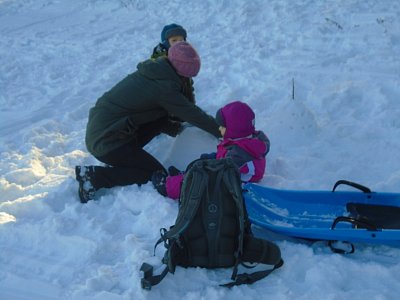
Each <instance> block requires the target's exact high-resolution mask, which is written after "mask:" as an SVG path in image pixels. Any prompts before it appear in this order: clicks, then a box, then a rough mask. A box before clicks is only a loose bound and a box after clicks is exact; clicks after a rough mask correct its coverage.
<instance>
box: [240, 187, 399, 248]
mask: <svg viewBox="0 0 400 300" xmlns="http://www.w3.org/2000/svg"><path fill="white" fill-rule="evenodd" d="M340 184H347V185H350V186H352V187H355V188H358V189H360V190H361V191H336V187H337V186H339V185H340ZM243 196H244V199H245V203H246V208H247V212H248V214H249V218H250V221H251V222H252V223H253V224H255V225H258V226H260V227H262V228H265V229H268V230H270V231H272V232H276V233H279V234H282V235H285V236H290V237H296V238H303V239H312V240H328V241H346V242H349V243H352V242H362V243H380V244H389V245H400V194H398V193H376V192H371V191H370V190H369V189H368V188H367V187H364V186H362V185H360V184H357V183H353V182H349V181H346V180H339V181H338V182H337V183H336V184H335V186H334V188H333V190H332V191H296V190H278V189H273V188H268V187H264V186H260V185H256V184H251V183H249V184H246V185H245V187H244V193H243Z"/></svg>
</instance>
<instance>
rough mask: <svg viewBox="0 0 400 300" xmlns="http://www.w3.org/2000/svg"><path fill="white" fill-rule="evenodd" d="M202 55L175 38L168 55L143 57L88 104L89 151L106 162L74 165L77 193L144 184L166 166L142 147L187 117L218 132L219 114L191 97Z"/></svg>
mask: <svg viewBox="0 0 400 300" xmlns="http://www.w3.org/2000/svg"><path fill="white" fill-rule="evenodd" d="M199 70H200V58H199V56H198V54H197V52H196V50H195V49H194V48H193V47H192V46H191V45H190V44H188V43H187V42H184V41H182V42H178V43H176V44H174V45H173V46H172V47H171V48H170V49H169V52H168V57H160V58H157V59H156V60H147V61H145V62H142V63H139V64H138V66H137V71H136V72H134V73H132V74H130V75H128V76H127V77H125V78H124V79H123V80H122V81H121V82H119V83H118V84H117V85H115V86H114V87H113V88H112V89H111V90H110V91H108V92H106V93H105V94H104V95H103V96H102V97H100V98H99V99H98V101H97V103H96V105H95V106H94V107H93V108H91V109H90V112H89V121H88V124H87V128H86V146H87V149H88V151H89V152H90V153H91V154H92V155H93V156H94V157H96V158H97V159H98V160H99V161H101V162H103V163H105V164H106V165H107V166H76V167H75V173H76V179H77V180H78V182H79V197H80V200H81V202H82V203H86V202H87V201H88V200H91V199H93V198H94V196H95V192H96V191H97V190H98V189H100V188H111V187H114V186H123V185H130V184H144V183H146V182H148V181H149V180H150V179H151V176H152V174H153V173H154V172H156V171H158V170H165V169H164V167H163V166H162V164H161V163H160V162H159V161H158V160H157V159H156V158H155V157H153V156H152V155H151V154H149V153H148V152H146V151H145V150H144V149H143V147H144V146H145V145H146V144H147V143H149V142H150V141H151V140H152V139H153V138H154V137H155V136H157V135H159V134H160V133H166V134H169V135H171V136H176V135H177V134H178V133H179V132H180V130H181V126H182V125H181V123H180V122H179V121H176V120H181V121H186V122H188V123H190V124H192V125H194V126H197V127H199V128H201V129H203V130H205V131H207V132H209V133H211V134H213V135H214V136H216V137H220V132H219V129H218V128H219V126H218V124H217V123H216V121H215V119H214V118H213V117H211V116H209V115H208V114H206V113H205V112H204V111H203V110H202V109H201V108H199V107H198V106H196V105H195V104H194V103H193V102H192V101H190V100H189V99H188V93H189V92H191V91H188V90H187V89H185V86H186V85H185V83H186V82H187V80H188V79H189V78H191V77H194V76H196V75H197V73H198V72H199Z"/></svg>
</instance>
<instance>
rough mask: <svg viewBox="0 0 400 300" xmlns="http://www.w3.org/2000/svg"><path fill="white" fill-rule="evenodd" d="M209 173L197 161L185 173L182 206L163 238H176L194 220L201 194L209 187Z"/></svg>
mask: <svg viewBox="0 0 400 300" xmlns="http://www.w3.org/2000/svg"><path fill="white" fill-rule="evenodd" d="M207 183H208V174H207V173H206V172H205V171H204V170H203V169H202V168H201V165H200V164H198V163H196V164H194V165H193V167H192V168H190V170H189V171H188V172H187V173H186V174H185V179H184V181H183V184H182V192H181V198H180V207H179V212H178V216H177V218H176V221H175V225H174V226H173V227H172V228H171V229H170V230H169V231H167V232H165V234H164V236H163V239H164V240H166V239H176V238H177V237H178V236H179V234H181V233H182V232H183V231H184V230H185V229H186V228H187V226H188V225H189V224H190V222H191V221H192V220H193V217H194V216H195V214H196V212H197V210H198V208H199V205H200V201H201V196H202V195H203V192H204V190H205V189H206V188H207Z"/></svg>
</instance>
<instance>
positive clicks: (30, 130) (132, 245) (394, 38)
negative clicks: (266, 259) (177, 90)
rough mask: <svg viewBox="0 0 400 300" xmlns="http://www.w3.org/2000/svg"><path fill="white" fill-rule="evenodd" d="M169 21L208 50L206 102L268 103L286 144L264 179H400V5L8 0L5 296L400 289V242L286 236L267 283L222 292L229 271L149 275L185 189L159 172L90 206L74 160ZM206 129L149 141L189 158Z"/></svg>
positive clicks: (391, 295) (383, 295) (263, 110)
mask: <svg viewBox="0 0 400 300" xmlns="http://www.w3.org/2000/svg"><path fill="white" fill-rule="evenodd" d="M170 23H178V24H181V25H182V26H183V27H184V28H185V29H186V30H187V31H188V41H189V42H190V43H192V44H193V46H194V47H195V48H196V49H197V50H198V52H199V54H200V56H201V59H202V67H201V70H200V73H199V75H198V76H197V77H196V78H195V79H194V82H195V91H196V98H197V102H198V105H199V106H200V107H202V108H203V109H204V110H205V111H207V112H209V113H210V114H214V113H215V112H216V110H217V109H218V108H219V107H221V106H222V105H224V104H226V103H228V102H230V101H232V100H242V101H245V102H247V103H248V104H249V105H250V106H251V107H252V108H253V109H254V110H255V112H256V126H257V128H259V129H262V130H263V131H264V132H265V133H266V134H267V135H268V137H269V138H270V140H271V151H270V153H269V154H268V156H267V164H268V165H267V171H266V174H265V177H264V178H263V180H262V182H261V184H262V185H265V186H269V187H273V188H279V189H296V190H330V189H331V188H332V186H333V184H334V183H335V182H336V181H337V180H339V179H347V180H351V181H355V182H358V183H360V184H363V185H365V186H368V187H369V188H371V189H372V190H373V191H376V192H400V160H399V158H398V155H399V153H400V118H399V116H400V58H399V57H400V56H399V53H400V2H399V1H392V0H338V1H337V0H328V1H310V0H293V1H292V0H270V1H262V0H254V1H245V0H243V1H239V0H232V1H222V0H221V1H213V0H203V1H181V0H172V1H161V0H151V1H145V0H114V1H104V0H80V1H77V0H71V1H61V0H0V35H1V38H0V103H1V109H0V120H1V121H0V151H1V161H0V170H1V174H0V175H1V177H0V191H1V193H0V299H13V300H14V299H196V300H197V299H207V300H209V299H352V300H356V299H363V300H364V299H398V297H399V294H400V284H399V278H400V277H399V274H400V249H399V248H398V247H392V246H387V245H368V244H357V245H355V246H356V252H355V253H354V254H352V255H340V254H334V253H332V252H331V251H330V250H329V248H328V247H327V246H326V243H322V242H317V243H314V244H310V243H305V242H302V241H299V240H293V239H285V238H283V237H279V236H274V235H271V237H272V238H273V240H274V241H275V242H276V243H277V244H278V245H279V247H280V248H281V251H282V256H283V259H284V260H285V265H284V266H283V267H282V268H280V269H279V270H277V271H275V272H274V273H272V274H271V275H270V276H269V277H267V278H265V279H263V280H261V281H258V282H256V283H255V284H253V285H243V286H239V287H234V288H231V289H227V288H222V287H219V284H220V283H222V282H224V281H226V279H227V278H229V277H230V275H231V270H230V269H217V270H206V269H201V268H191V269H183V268H177V270H176V273H175V274H174V275H172V274H168V275H167V277H166V278H165V279H164V280H163V281H162V282H161V283H160V284H159V285H158V286H155V287H154V288H153V289H152V290H151V291H146V290H143V289H142V288H141V286H140V278H141V274H140V271H139V269H140V266H141V264H142V263H143V262H145V261H146V262H149V263H153V264H156V265H157V264H160V260H161V258H162V256H163V252H164V250H163V249H162V247H159V249H158V250H157V252H156V255H155V256H153V247H154V244H155V242H156V241H157V239H158V238H159V229H160V228H162V227H165V228H168V226H170V225H172V224H173V223H174V221H175V218H176V215H177V211H178V204H177V202H175V201H173V200H170V199H167V198H164V197H162V196H161V195H159V194H158V193H157V192H156V191H155V190H154V189H153V187H152V185H151V184H150V183H149V184H146V185H143V186H141V187H138V186H137V185H132V186H125V187H116V188H113V189H109V190H106V191H103V192H102V193H101V194H100V195H99V197H98V199H97V200H96V201H90V202H88V203H87V204H81V203H80V202H79V198H78V194H77V188H78V184H77V182H76V181H75V178H74V166H75V165H85V164H86V165H87V164H99V162H98V161H97V160H96V159H94V158H93V157H92V156H91V155H90V154H89V153H88V152H87V150H86V147H85V143H84V137H85V127H86V122H87V117H88V111H89V109H90V108H91V107H92V106H93V105H94V103H95V102H96V100H97V99H98V98H99V97H100V96H101V95H102V94H103V93H104V92H106V91H107V90H109V89H110V88H111V87H112V86H113V85H115V84H116V83H117V82H118V81H119V80H121V79H122V78H124V77H125V76H126V75H127V74H129V73H131V72H134V71H135V69H136V65H137V63H139V62H140V61H143V60H145V59H147V58H149V56H150V54H151V52H152V49H153V47H154V46H155V45H156V44H157V43H158V42H159V39H160V32H161V30H162V28H163V26H164V25H166V24H170ZM187 130H189V131H191V130H194V129H187ZM189 131H188V132H189ZM192 133H193V134H188V133H185V131H184V132H183V134H182V136H181V137H179V138H178V139H176V140H175V139H173V138H170V137H167V136H159V137H157V138H156V139H154V140H153V141H152V142H151V144H149V145H148V146H147V147H146V149H148V150H149V151H150V152H151V153H153V154H154V155H155V156H156V157H157V158H158V159H159V160H160V161H161V162H163V163H165V164H166V165H167V166H168V165H169V164H175V165H179V166H184V165H185V164H186V163H187V161H189V160H190V159H191V158H192V157H195V156H196V155H198V154H199V153H197V152H202V151H206V150H208V149H211V150H213V149H214V148H215V143H216V141H215V140H213V139H212V138H211V137H209V136H207V134H205V133H202V132H200V133H199V132H197V133H196V132H195V131H193V132H192ZM183 135H185V136H186V137H184V136H183ZM185 145H186V146H187V149H188V150H189V151H186V152H185V151H183V150H182V148H183V147H185ZM255 232H256V233H257V234H259V235H264V234H265V235H266V234H267V233H265V232H263V230H261V229H260V228H255Z"/></svg>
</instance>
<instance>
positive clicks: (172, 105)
mask: <svg viewBox="0 0 400 300" xmlns="http://www.w3.org/2000/svg"><path fill="white" fill-rule="evenodd" d="M159 104H160V105H161V106H162V107H163V108H164V109H165V110H166V111H167V112H168V113H169V114H171V115H174V116H176V117H178V118H179V119H181V120H183V121H186V122H188V123H190V124H192V125H194V126H196V127H198V128H200V129H203V130H205V131H207V132H209V133H210V134H212V135H214V136H215V137H217V138H219V137H221V133H220V132H219V126H218V124H217V122H216V121H215V119H214V118H213V117H212V116H210V115H208V114H207V113H205V112H204V111H203V110H202V109H201V108H200V107H198V106H197V105H195V104H194V103H191V102H190V101H189V100H188V99H187V98H186V97H185V96H183V95H182V94H180V93H174V94H170V95H168V97H166V98H164V99H162V100H160V103H159Z"/></svg>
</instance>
